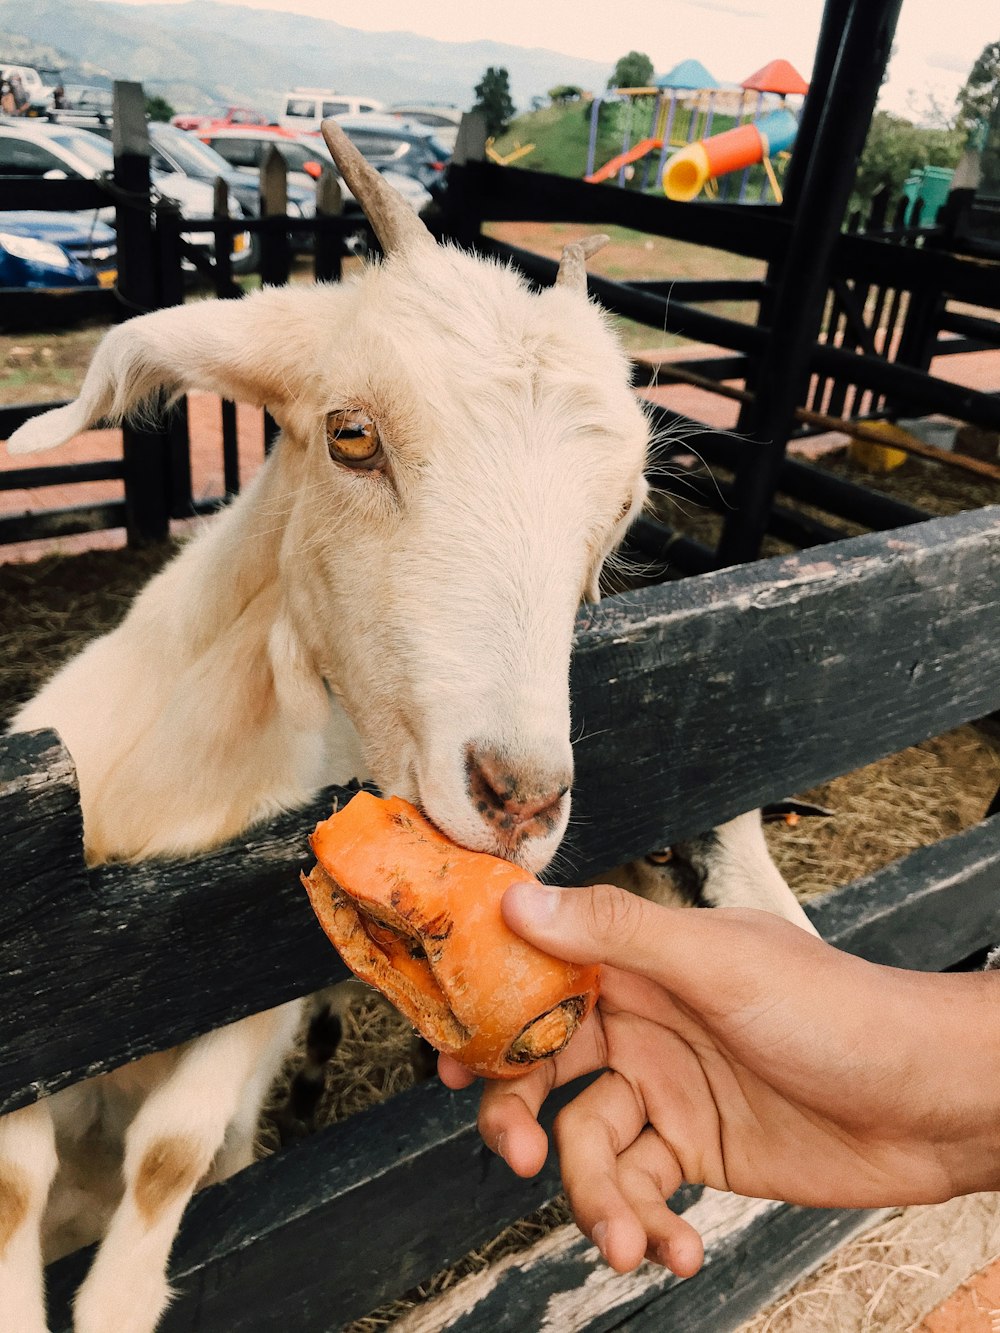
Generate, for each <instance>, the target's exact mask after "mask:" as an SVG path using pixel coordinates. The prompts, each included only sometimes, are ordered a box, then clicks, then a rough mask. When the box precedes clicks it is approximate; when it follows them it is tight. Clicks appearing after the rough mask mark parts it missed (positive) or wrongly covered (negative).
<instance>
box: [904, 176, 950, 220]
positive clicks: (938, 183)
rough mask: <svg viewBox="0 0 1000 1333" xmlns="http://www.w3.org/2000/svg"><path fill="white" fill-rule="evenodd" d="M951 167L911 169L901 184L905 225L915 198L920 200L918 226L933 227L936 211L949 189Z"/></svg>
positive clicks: (910, 216) (940, 206)
mask: <svg viewBox="0 0 1000 1333" xmlns="http://www.w3.org/2000/svg"><path fill="white" fill-rule="evenodd" d="M954 174H955V171H954V168H953V167H921V168H920V169H919V170H918V171H911V172H910V174H909V176H907V178H906V181H905V182H904V184H903V197H904V198H905V199H906V200H907V206H906V215H905V218H904V221H905V223H906V225H907V226H909V225H910V222H911V220H912V218H913V213H914V210H915V208H916V203H917V200H918V199H919V200H920V203H921V208H920V226H921V227H933V226H934V222H935V220H936V218H937V215H938V212H939V211H940V209H941V208H942V206H943V205H944V201H945V200H946V199H947V198H948V191H949V190H950V189H951V178H952V176H954Z"/></svg>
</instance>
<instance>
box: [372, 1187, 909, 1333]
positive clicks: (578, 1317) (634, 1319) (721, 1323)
mask: <svg viewBox="0 0 1000 1333" xmlns="http://www.w3.org/2000/svg"><path fill="white" fill-rule="evenodd" d="M882 1215H883V1214H881V1213H873V1212H866V1211H861V1210H858V1211H851V1212H842V1211H834V1210H827V1209H812V1208H792V1207H789V1206H787V1205H785V1204H778V1203H771V1202H769V1201H766V1200H760V1199H743V1198H740V1197H738V1196H736V1195H727V1194H719V1193H717V1192H715V1191H714V1190H706V1191H705V1193H704V1194H703V1195H702V1197H701V1198H700V1199H699V1200H698V1201H697V1203H695V1204H694V1205H693V1206H692V1207H691V1208H690V1209H688V1210H687V1217H688V1218H689V1220H690V1221H691V1222H692V1224H693V1225H694V1226H696V1227H697V1229H698V1230H699V1232H700V1233H701V1234H702V1236H703V1238H704V1240H705V1264H704V1267H703V1268H702V1269H701V1271H700V1272H699V1273H698V1274H697V1275H696V1276H695V1277H693V1278H689V1279H688V1280H687V1281H685V1282H681V1281H680V1280H679V1279H678V1278H675V1277H674V1276H673V1274H672V1273H669V1272H668V1271H667V1270H666V1269H663V1268H659V1267H657V1266H656V1265H654V1264H650V1263H644V1264H642V1265H641V1267H640V1268H638V1269H637V1270H636V1271H635V1272H634V1273H616V1272H615V1271H614V1270H613V1269H612V1268H609V1267H608V1265H607V1264H606V1263H605V1262H604V1261H603V1259H602V1258H601V1257H600V1254H599V1253H598V1251H597V1249H596V1248H595V1247H594V1246H593V1245H591V1243H590V1241H588V1240H587V1239H586V1237H584V1236H582V1235H581V1234H580V1232H579V1231H578V1230H577V1229H576V1227H575V1226H573V1225H572V1224H570V1225H567V1226H564V1227H560V1228H558V1229H557V1230H556V1231H553V1232H551V1233H550V1234H549V1235H547V1236H544V1237H543V1238H542V1239H541V1240H539V1241H537V1242H536V1243H535V1244H534V1245H532V1246H531V1247H530V1248H529V1249H527V1250H524V1251H523V1252H522V1253H520V1254H514V1255H510V1256H509V1257H508V1258H505V1259H501V1260H500V1261H499V1262H498V1263H496V1264H493V1265H491V1266H490V1268H489V1269H488V1270H487V1271H486V1272H484V1273H477V1274H475V1275H474V1276H472V1277H469V1278H466V1279H465V1281H463V1282H461V1283H459V1284H458V1285H457V1286H456V1287H454V1288H452V1289H451V1290H450V1291H448V1292H445V1293H444V1295H442V1296H440V1297H438V1298H437V1299H436V1300H432V1301H428V1302H427V1303H426V1304H423V1305H420V1306H418V1307H416V1308H415V1309H414V1310H413V1311H412V1312H411V1313H410V1314H408V1315H405V1316H404V1317H403V1318H401V1319H399V1320H397V1321H396V1322H395V1323H394V1324H393V1330H394V1333H442V1330H444V1329H447V1330H448V1333H480V1330H482V1329H486V1328H488V1329H490V1330H491V1333H521V1331H522V1330H523V1329H534V1330H537V1333H605V1331H606V1330H611V1329H622V1330H624V1329H628V1330H630V1331H631V1330H635V1333H639V1330H645V1329H649V1330H651V1333H653V1331H655V1333H661V1331H662V1330H663V1329H669V1330H670V1333H708V1330H711V1333H727V1330H729V1329H733V1328H735V1327H736V1326H737V1325H738V1324H740V1323H741V1322H742V1321H743V1320H744V1319H746V1318H747V1317H748V1316H749V1315H751V1314H753V1313H754V1311H755V1310H757V1309H759V1308H760V1306H761V1305H762V1304H763V1303H765V1302H766V1301H768V1300H769V1299H771V1298H772V1297H774V1296H776V1295H778V1294H780V1293H781V1292H782V1291H784V1290H786V1289H787V1288H788V1287H789V1286H790V1285H791V1284H792V1283H793V1282H795V1281H797V1280H798V1279H799V1278H800V1277H802V1276H803V1275H804V1274H806V1273H807V1272H809V1271H810V1270H811V1269H812V1268H814V1267H815V1266H816V1264H817V1263H818V1262H819V1261H820V1260H821V1259H822V1258H823V1257H824V1256H825V1255H826V1254H828V1253H829V1251H830V1250H831V1249H833V1248H834V1247H835V1246H836V1245H839V1244H842V1243H843V1242H844V1241H845V1240H847V1239H848V1238H849V1237H851V1236H853V1235H856V1234H857V1233H858V1232H859V1231H862V1230H864V1229H865V1228H866V1227H869V1226H871V1225H872V1224H873V1222H874V1221H875V1220H876V1219H877V1218H878V1217H879V1216H882Z"/></svg>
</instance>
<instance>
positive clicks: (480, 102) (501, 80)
mask: <svg viewBox="0 0 1000 1333" xmlns="http://www.w3.org/2000/svg"><path fill="white" fill-rule="evenodd" d="M472 109H473V111H481V112H482V113H483V116H484V118H485V120H486V133H487V134H489V135H492V136H493V137H494V138H495V137H496V136H497V135H498V134H503V132H504V130H505V129H506V128H507V126H508V125H509V124H510V122H511V120H512V119H513V117H514V111H515V107H514V103H513V101H512V100H511V96H510V76H509V75H508V73H507V71H506V70H505V69H504V68H503V66H502V65H499V66H497V65H490V67H489V68H488V69H487V71H486V73H485V74H484V75H483V77H482V79H481V80H480V81H479V83H477V84H476V104H475V106H474V107H473V108H472Z"/></svg>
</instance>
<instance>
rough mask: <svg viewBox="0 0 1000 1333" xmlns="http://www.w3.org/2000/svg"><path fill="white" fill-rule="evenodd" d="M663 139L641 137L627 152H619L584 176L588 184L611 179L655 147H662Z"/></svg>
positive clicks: (596, 183) (597, 183)
mask: <svg viewBox="0 0 1000 1333" xmlns="http://www.w3.org/2000/svg"><path fill="white" fill-rule="evenodd" d="M662 147H663V140H662V139H640V140H639V142H638V143H636V144H633V145H632V147H631V148H630V149H629V150H628V152H627V153H619V154H618V156H617V157H613V158H612V159H611V161H610V162H605V164H604V166H603V167H598V168H597V170H596V171H592V172H591V174H590V175H589V176H584V178H583V179H584V180H585V181H586V182H587V183H588V185H599V184H600V183H601V181H606V180H610V179H611V177H612V176H614V175H616V174H617V173H618V172H619V171H621V169H622V167H625V166H628V164H629V163H630V162H638V160H639V158H640V157H645V156H646V154H647V153H651V152H652V151H653V150H654V148H662Z"/></svg>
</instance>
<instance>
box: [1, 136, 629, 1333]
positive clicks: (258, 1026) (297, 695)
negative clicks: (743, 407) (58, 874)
mask: <svg viewBox="0 0 1000 1333" xmlns="http://www.w3.org/2000/svg"><path fill="white" fill-rule="evenodd" d="M336 148H337V152H338V160H339V161H340V162H341V167H342V170H344V174H345V177H347V178H348V183H349V184H350V185H351V187H352V189H354V192H355V194H356V195H358V197H359V198H360V199H362V202H364V203H365V206H366V208H367V209H368V211H369V216H373V214H374V215H375V217H377V218H378V219H379V221H378V222H376V225H377V226H381V227H382V229H383V231H382V237H381V238H382V240H383V245H384V248H385V249H386V252H387V258H386V260H385V262H384V263H383V264H381V265H379V266H377V267H373V268H371V269H369V270H368V271H366V273H365V274H364V276H363V277H362V278H361V280H360V281H359V282H358V283H357V285H355V286H353V287H346V286H345V287H337V288H332V287H330V288H322V287H320V288H314V289H308V290H307V289H302V288H295V289H289V288H286V289H281V290H264V291H262V292H260V293H258V294H255V295H253V296H251V297H248V298H247V299H245V300H243V301H240V302H204V303H198V304H192V305H188V306H184V307H179V308H176V309H171V310H164V311H159V312H157V313H155V314H152V315H148V316H145V317H143V318H141V319H136V320H133V321H130V322H129V323H127V324H125V325H122V326H120V327H119V328H117V329H115V330H113V331H112V332H111V333H109V334H108V335H107V337H106V338H105V340H104V342H103V343H102V344H101V346H100V348H99V349H98V351H97V353H96V355H95V358H94V361H93V364H92V365H91V368H90V370H89V371H88V374H87V377H86V379H85V381H84V384H83V387H82V389H81V393H80V397H79V399H78V400H77V402H75V403H74V404H71V405H70V406H68V407H65V408H60V409H57V410H56V411H54V412H51V413H48V414H46V415H44V416H42V417H38V418H34V419H32V420H31V421H29V422H28V423H27V424H26V425H25V426H24V427H22V428H21V430H20V431H19V432H17V434H16V435H15V437H13V438H12V441H11V447H12V449H19V450H27V449H33V448H40V447H47V446H49V445H52V444H58V443H61V442H62V441H63V440H65V439H68V438H70V437H71V436H72V435H74V434H76V433H77V432H78V431H80V430H82V429H84V428H86V427H87V426H88V425H89V424H91V423H92V422H94V421H95V420H97V419H99V418H101V417H108V416H112V417H119V418H120V417H122V416H124V415H126V414H128V413H129V412H131V411H134V410H136V409H137V408H139V407H141V406H142V405H143V404H144V403H145V402H147V401H148V400H149V399H150V398H151V396H152V395H153V394H155V393H157V392H158V391H159V390H160V389H166V390H167V391H168V392H171V393H176V392H181V391H184V390H186V389H193V388H199V389H207V390H211V391H214V392H217V393H219V394H221V395H223V396H225V397H228V398H234V399H239V400H242V401H249V402H253V403H257V404H261V405H266V406H267V407H268V408H269V410H270V411H271V413H272V414H273V415H274V417H275V418H276V419H277V420H278V422H279V424H280V425H281V427H282V432H283V433H282V437H281V439H280V441H279V443H278V444H277V446H276V448H275V450H274V451H273V453H272V455H271V457H270V459H269V460H268V462H267V464H266V465H265V467H264V469H263V470H262V472H261V473H260V474H259V476H258V477H257V478H256V480H255V481H254V482H253V484H252V485H251V486H249V487H248V488H247V490H246V491H245V492H244V494H243V495H242V496H240V498H239V499H238V500H236V501H235V502H234V503H233V504H232V506H231V507H230V508H229V509H228V510H227V511H226V512H225V513H223V514H221V515H219V516H218V517H216V518H215V519H213V520H212V521H211V522H210V523H208V524H207V525H206V527H205V529H204V531H203V532H202V533H201V535H199V536H198V537H197V538H195V539H194V540H193V541H191V542H190V543H189V544H188V545H187V546H186V547H185V549H184V550H183V551H182V552H181V553H180V555H179V556H178V557H177V558H176V559H175V560H174V561H173V562H172V563H171V564H170V565H169V566H168V567H167V568H166V569H165V570H164V571H163V572H162V573H161V574H159V575H158V576H157V577H156V578H154V579H153V580H152V581H151V583H150V584H149V585H148V587H147V588H146V589H145V591H144V592H143V593H142V594H141V595H140V596H139V597H138V599H137V600H136V602H135V604H134V606H133V607H132V609H131V611H130V613H129V614H128V616H127V617H126V619H125V620H124V621H123V623H122V624H121V626H120V627H119V628H118V629H116V630H114V631H113V632H112V633H110V634H108V635H106V636H105V637H104V638H102V639H99V640H97V641H96V642H94V643H93V644H91V645H90V646H89V647H88V648H87V649H85V650H84V651H83V652H82V653H81V654H80V655H79V656H78V657H76V658H75V659H74V660H72V661H71V662H70V663H69V664H68V665H67V666H65V667H64V668H63V669H62V670H61V671H60V672H58V673H57V674H56V675H55V676H54V678H53V679H52V680H51V681H50V683H49V684H48V685H47V686H46V687H45V688H43V689H42V691H41V692H40V693H39V694H38V695H37V697H36V698H34V699H33V700H31V701H30V702H29V703H28V704H27V705H26V706H25V707H24V708H23V709H22V710H21V712H20V713H19V714H18V716H17V718H16V719H15V722H14V726H15V727H16V728H17V729H21V730H24V729H29V728H36V727H54V728H55V729H56V730H57V731H58V732H59V733H60V735H61V736H62V738H63V740H64V742H65V743H66V745H67V748H68V749H69V751H70V753H71V754H72V756H73V759H74V762H75V763H76V766H77V770H78V776H79V783H80V797H81V804H82V808H83V818H84V835H85V843H86V852H87V856H88V858H89V859H90V860H91V861H92V862H98V861H104V860H108V859H125V860H136V859H140V858H147V857H157V856H182V855H185V854H190V853H194V852H199V851H202V850H204V849H206V848H208V847H211V846H213V845H215V844H218V843H219V842H221V841H223V840H225V839H227V838H230V837H232V836H234V835H236V834H237V833H240V832H241V831H242V830H244V829H246V828H247V827H249V826H250V825H252V824H253V823H255V822H256V821H259V820H261V819H264V818H266V817H268V816H269V815H271V814H273V813H274V812H275V811H277V810H279V809H283V808H292V807H295V806H297V805H299V804H302V803H303V802H305V801H306V800H308V799H309V798H310V797H311V796H313V795H314V794H315V792H316V791H317V790H318V789H319V788H321V787H322V786H324V785H326V784H328V783H333V782H345V781H347V780H349V779H350V778H352V777H357V778H369V777H371V778H374V780H375V781H376V782H377V783H378V784H379V786H380V787H381V788H382V789H383V790H384V791H386V792H387V793H389V792H392V793H396V794H398V795H401V796H404V797H406V798H407V799H409V800H411V801H414V802H416V803H418V804H420V805H421V806H422V807H423V809H424V810H425V811H426V812H427V814H428V815H429V817H430V818H431V819H432V820H434V822H435V823H436V824H438V825H439V827H441V828H442V829H443V830H444V831H445V832H446V833H448V834H449V835H450V836H451V837H453V838H454V839H455V840H456V841H458V842H461V843H463V844H465V845H466V846H469V847H472V848H475V849H478V850H484V851H490V852H493V853H495V854H497V855H501V856H506V857H508V858H512V859H516V860H518V861H520V863H521V864H523V865H525V866H526V867H527V868H529V869H531V870H540V869H541V868H542V867H544V865H545V864H547V862H548V861H549V860H550V859H551V857H552V855H553V853H554V852H555V850H556V847H557V846H558V844H559V841H560V839H561V837H562V835H563V832H564V830H565V827H566V821H567V819H568V815H569V802H570V797H569V787H570V785H571V781H572V752H571V748H570V735H569V733H570V718H569V691H568V674H569V657H570V647H571V642H572V634H573V622H574V616H575V611H576V607H577V605H578V604H579V602H580V600H581V599H582V598H584V597H586V596H587V595H588V594H593V593H594V591H595V590H596V585H597V579H598V577H599V574H600V569H601V565H602V563H603V561H604V558H605V557H606V555H607V554H608V553H609V551H610V550H611V549H612V547H613V546H614V545H615V544H616V543H617V541H618V540H620V538H621V536H622V534H623V533H624V530H625V528H626V526H627V523H628V521H629V518H630V516H631V515H632V514H633V513H635V512H637V511H638V509H639V508H640V507H641V506H642V503H643V500H644V498H645V482H644V480H643V476H642V469H643V463H644V459H645V452H646V446H647V440H648V430H647V423H646V420H645V417H644V416H643V414H642V412H641V410H640V409H639V407H638V405H637V404H636V402H635V399H634V397H633V395H632V393H631V391H630V389H629V384H628V369H627V363H626V361H625V358H624V356H623V354H622V352H621V350H620V348H619V347H618V345H617V343H616V341H615V339H614V338H613V336H612V334H611V333H610V332H609V330H608V328H607V326H606V323H605V321H604V319H603V317H602V315H601V313H600V312H599V311H598V310H597V309H596V308H595V307H594V306H592V305H590V304H589V303H588V301H587V300H586V295H585V286H584V285H583V283H582V282H579V281H576V280H574V281H564V282H561V283H560V284H558V285H557V286H556V287H554V288H553V289H551V290H549V291H545V292H543V293H541V294H537V295H536V294H532V293H531V292H529V291H528V289H527V288H526V286H525V285H524V284H523V283H522V282H521V281H520V280H519V279H518V278H517V277H516V275H514V274H513V273H512V272H511V271H509V270H507V269H505V268H502V267H500V266H498V265H495V264H490V263H485V262H483V261H481V260H477V259H474V258H472V257H470V256H468V255H465V254H463V253H461V252H459V251H457V250H453V249H448V248H444V247H438V246H435V245H434V243H433V242H432V240H431V239H430V237H429V235H428V234H427V233H426V232H424V231H423V230H422V226H421V224H419V223H418V222H417V220H416V219H415V218H412V216H411V217H410V219H409V220H407V219H406V218H405V217H403V216H402V215H400V214H399V205H398V201H394V200H393V199H392V198H391V197H390V195H391V191H389V187H388V186H386V185H385V183H384V182H382V181H381V178H377V179H371V178H368V179H365V180H362V181H361V184H360V189H359V187H358V184H357V181H358V178H359V173H363V171H364V168H363V167H361V166H359V165H358V163H357V162H356V161H354V160H353V159H351V158H350V154H349V152H348V150H347V149H345V148H344V146H343V144H341V143H339V142H338V143H337V145H336ZM373 174H374V176H375V177H377V173H373ZM387 192H388V193H387ZM375 217H373V221H374V220H375ZM411 224H412V225H411ZM571 258H572V263H571V264H569V265H568V266H567V273H568V274H569V276H570V277H572V276H573V274H572V270H573V269H574V268H576V269H578V270H579V276H580V277H582V258H583V256H582V252H581V251H580V250H579V249H577V251H576V252H575V253H574V254H573V255H572V256H571ZM299 1008H300V1006H299V1004H298V1003H294V1004H290V1005H285V1006H282V1007H281V1008H280V1009H277V1010H273V1011H271V1012H269V1013H265V1014H258V1015H255V1016H253V1017H251V1018H247V1019H244V1020H242V1021H241V1022H239V1023H236V1024H233V1025H231V1026H229V1027H227V1028H224V1029H221V1030H219V1031H217V1032H213V1033H209V1034H208V1035H206V1036H205V1037H202V1038H199V1039H197V1040H195V1041H192V1042H190V1043H187V1044H186V1045H185V1046H183V1047H181V1048H178V1049H177V1050H174V1051H167V1052H163V1053H160V1054H157V1055H153V1056H149V1057H146V1058H145V1059H143V1060H140V1061H137V1062H135V1063H134V1064H132V1065H128V1066H125V1067H124V1068H122V1069H120V1070H117V1071H115V1072H114V1073H111V1074H109V1075H106V1076H104V1077H102V1078H99V1079H94V1080H90V1081H89V1082H86V1083H84V1084H81V1085H79V1086H77V1087H73V1088H69V1089H67V1090H65V1091H64V1092H61V1093H59V1094H57V1095H55V1096H53V1097H51V1098H49V1099H48V1100H46V1101H43V1102H39V1103H37V1104H35V1105H33V1106H30V1107H26V1108H24V1109H23V1110H20V1111H17V1112H14V1113H13V1114H12V1115H9V1116H7V1117H6V1118H5V1119H3V1120H2V1121H0V1219H3V1221H2V1222H0V1331H2V1333H41V1331H42V1330H44V1328H45V1316H44V1303H43V1292H42V1276H41V1263H42V1258H43V1256H44V1257H45V1258H52V1257H54V1256H55V1255H56V1254H58V1253H61V1252H65V1251H66V1250H67V1249H72V1248H74V1247H76V1246H78V1245H80V1244H82V1243H84V1242H85V1241H88V1240H93V1239H98V1238H101V1237H103V1239H102V1240H101V1245H100V1248H99V1250H98V1254H97V1257H96V1259H95V1261H94V1263H93V1265H92V1267H91V1270H90V1273H89V1274H88V1276H87V1279H86V1281H85V1282H84V1284H83V1286H82V1287H81V1289H80V1291H79V1293H78V1295H77V1300H76V1304H75V1309H74V1319H75V1327H76V1329H77V1330H78V1333H150V1330H152V1329H153V1328H154V1327H155V1325H156V1323H157V1321H158V1318H159V1316H160V1314H161V1312H162V1310H163V1308H164V1307H165V1305H166V1303H167V1301H168V1299H169V1289H168V1286H167V1282H166V1277H165V1269H166V1261H167V1257H168V1254H169V1250H170V1246H171V1243H172V1241H173V1237H174V1234H175V1232H176V1228H177V1225H178V1223H179V1220H180V1216H181V1213H182V1211H183V1209H184V1207H185V1206H186V1203H187V1200H188V1199H189V1197H190V1195H191V1193H192V1191H193V1190H194V1189H195V1188H196V1187H197V1186H198V1185H199V1183H204V1182H206V1181H208V1180H213V1179H221V1178H223V1177H224V1176H226V1175H228V1174H230V1173H231V1172H232V1171H234V1170H237V1169H239V1168H240V1167H242V1166H245V1165H247V1164H248V1163H249V1162H250V1160H251V1159H252V1156H253V1134H254V1127H255V1125H256V1121H257V1117H258V1114H259V1110H260V1106H261V1102H262V1099H263V1097H264V1095H265V1093H266V1090H267V1087H268V1084H269V1083H270V1081H271V1079H272V1077H273V1075H274V1074H275V1072H276V1070H277V1068H278V1066H279V1064H280V1062H281V1059H282V1057H283V1055H284V1054H285V1052H286V1051H287V1049H288V1047H289V1044H290V1042H291V1039H292V1035H293V1032H294V1029H295V1026H296V1023H297V1020H298V1015H299Z"/></svg>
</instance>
